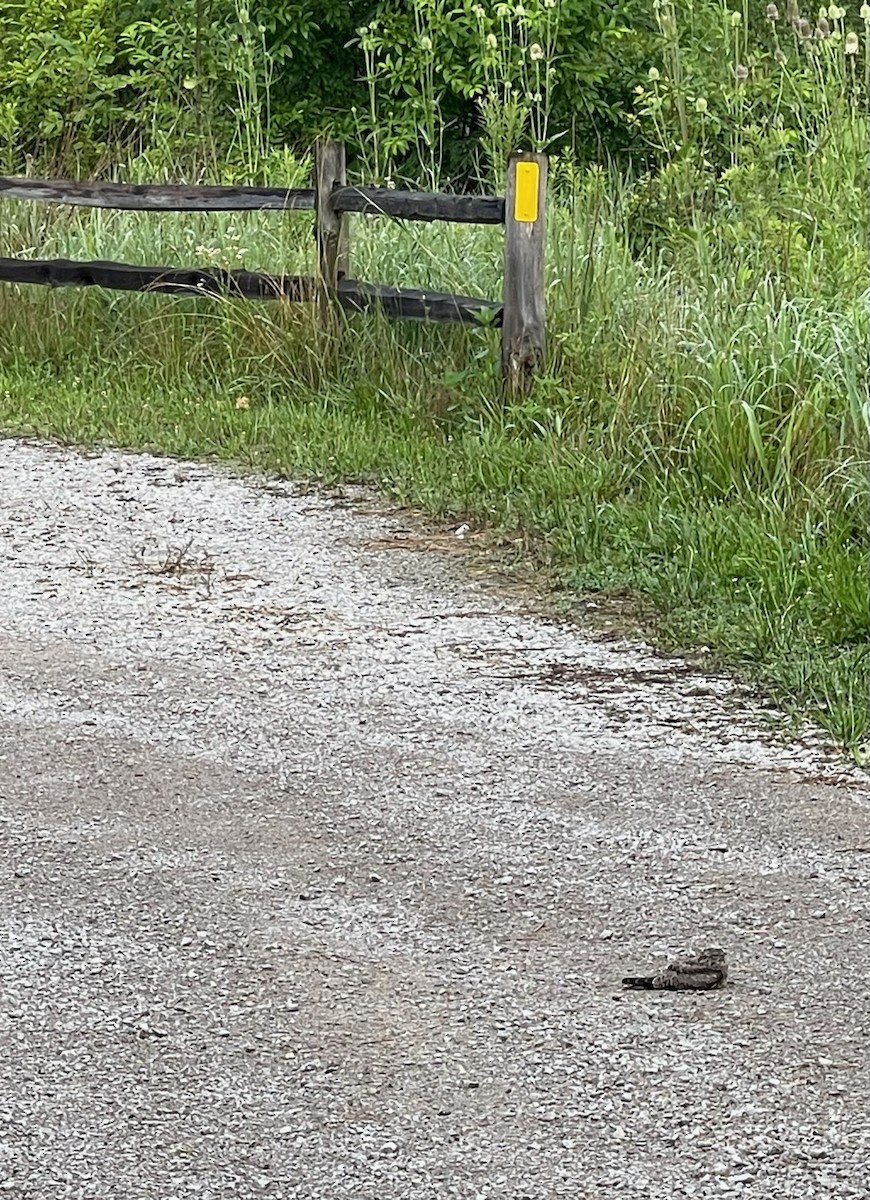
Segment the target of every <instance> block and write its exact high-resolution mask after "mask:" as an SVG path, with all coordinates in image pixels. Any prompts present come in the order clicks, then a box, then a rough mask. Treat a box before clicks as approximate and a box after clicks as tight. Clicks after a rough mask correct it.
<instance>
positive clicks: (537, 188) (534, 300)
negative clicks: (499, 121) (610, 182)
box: [501, 153, 547, 397]
mask: <svg viewBox="0 0 870 1200" xmlns="http://www.w3.org/2000/svg"><path fill="white" fill-rule="evenodd" d="M546 201H547V157H546V155H544V154H531V153H522V154H513V155H511V158H510V161H509V162H508V171H507V188H506V191H505V215H504V219H505V231H504V232H505V238H504V317H503V325H502V339H501V365H502V375H503V377H504V384H505V391H506V393H507V395H508V396H510V397H519V396H524V395H526V394H527V393H528V392H529V390H530V388H531V386H532V379H533V376H534V373H535V371H536V369H538V368H539V367H540V366H542V365H543V362H544V355H545V352H546V337H547V320H546V313H545V307H544V238H545V231H546Z"/></svg>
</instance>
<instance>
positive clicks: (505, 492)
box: [0, 172, 870, 750]
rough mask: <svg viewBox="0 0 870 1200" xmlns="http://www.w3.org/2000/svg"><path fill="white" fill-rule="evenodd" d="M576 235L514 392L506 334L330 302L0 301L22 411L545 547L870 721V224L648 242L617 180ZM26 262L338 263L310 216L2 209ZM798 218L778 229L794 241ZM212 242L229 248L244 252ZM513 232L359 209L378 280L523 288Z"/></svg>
mask: <svg viewBox="0 0 870 1200" xmlns="http://www.w3.org/2000/svg"><path fill="white" fill-rule="evenodd" d="M565 194H566V196H567V197H569V198H567V199H566V200H565V201H564V202H563V203H561V204H559V205H558V206H554V208H553V211H552V215H551V221H550V246H549V252H548V253H549V270H550V284H549V296H548V305H549V311H550V314H551V319H550V338H551V356H550V363H549V365H548V373H547V375H546V376H545V377H543V378H542V379H541V380H540V381H539V383H538V385H537V387H536V390H535V392H534V394H533V395H532V396H531V398H530V399H529V400H527V401H525V402H524V403H522V404H515V405H511V406H505V405H504V404H503V403H502V401H501V398H500V394H499V386H498V379H497V373H496V364H497V361H498V353H497V349H498V342H497V335H496V334H495V332H493V331H488V330H465V329H454V328H423V327H419V326H407V325H405V326H402V325H391V324H389V323H387V322H385V321H383V320H381V319H379V318H378V317H375V316H366V317H359V318H353V319H352V320H351V321H349V322H348V323H347V324H346V326H345V328H344V329H343V331H342V338H341V344H340V345H339V346H338V347H331V346H330V345H329V344H327V343H325V342H324V341H323V339H322V338H321V337H320V335H319V334H318V331H317V329H316V328H315V326H314V325H313V323H312V320H313V318H312V313H311V312H310V310H308V309H304V308H301V307H297V308H292V307H286V306H283V305H268V304H235V303H227V302H208V301H201V300H194V299H190V300H188V299H182V300H176V299H170V298H166V297H152V296H127V295H112V294H108V293H102V292H99V291H96V290H94V291H64V292H51V291H48V290H46V289H38V288H32V289H19V288H11V287H4V288H3V290H2V292H0V426H2V428H4V429H5V430H7V431H15V432H23V431H26V432H29V433H37V434H40V435H45V436H50V437H57V438H61V439H64V440H68V441H72V442H76V443H97V444H100V443H111V444H115V445H121V446H128V447H137V448H149V449H153V450H157V451H160V452H164V453H170V454H176V455H182V456H215V457H219V458H222V459H227V460H231V461H234V462H237V463H240V464H244V465H247V466H251V467H255V468H265V469H269V470H274V471H278V472H282V473H285V474H288V475H300V474H302V475H311V476H316V477H320V478H324V479H330V480H334V479H343V478H354V479H362V480H366V481H371V482H374V483H376V484H377V485H378V486H380V487H382V488H384V489H385V490H386V491H388V492H389V493H390V494H391V495H393V496H395V497H397V498H398V499H399V500H400V501H402V502H406V503H409V504H414V505H419V506H422V507H423V508H425V509H426V510H428V511H430V512H431V513H433V514H437V515H438V516H444V515H447V514H450V515H451V516H455V517H457V518H459V517H471V518H473V519H475V520H479V521H482V522H486V523H487V524H488V525H489V526H491V527H492V529H493V530H494V531H495V532H498V533H505V534H511V535H513V536H514V537H516V536H517V535H520V542H521V544H522V545H523V546H524V547H525V553H526V555H527V557H528V558H529V559H530V560H533V561H534V562H536V563H538V564H540V565H542V566H544V567H546V568H547V571H548V578H553V577H554V576H555V577H556V578H557V579H558V580H560V581H561V582H562V583H563V584H564V585H565V587H566V588H567V589H568V591H569V594H572V593H589V592H595V593H599V592H603V593H605V594H617V595H620V596H626V595H628V596H631V597H637V599H638V601H639V603H640V607H641V608H642V609H643V612H644V613H645V619H646V620H647V622H651V623H652V626H653V628H654V633H655V637H656V638H657V639H658V640H659V642H660V643H661V644H663V645H667V646H668V647H671V648H674V647H687V648H688V647H692V646H698V645H704V646H706V647H709V648H710V649H711V650H712V651H713V652H714V655H713V657H714V658H715V659H718V661H720V662H724V663H728V664H731V665H732V666H733V667H734V668H735V669H736V670H738V671H740V672H741V673H743V674H745V675H747V676H748V677H750V678H753V679H755V680H757V681H759V683H761V684H763V685H764V686H765V687H766V688H767V689H768V690H769V691H770V693H771V695H772V696H773V697H774V698H775V699H776V700H777V701H778V702H779V703H780V704H781V706H782V707H783V709H784V710H785V711H786V712H787V713H789V714H792V715H794V716H795V717H799V716H801V715H804V716H809V717H811V718H813V719H815V720H816V721H818V722H819V723H820V724H821V725H822V726H823V727H824V728H826V729H827V730H828V731H829V733H830V735H831V737H832V739H833V740H834V741H836V742H837V743H838V744H841V745H843V746H846V747H848V748H850V749H852V750H857V748H858V747H859V745H861V744H862V743H863V742H864V740H865V739H866V737H867V686H868V668H870V663H868V602H867V591H868V588H867V580H868V556H867V548H868V527H867V526H868V482H867V465H868V453H867V418H866V366H865V360H866V344H867V300H868V295H867V283H866V263H865V261H864V251H863V242H862V240H861V238H862V236H863V233H862V227H861V221H862V220H863V219H864V218H863V217H859V218H856V220H855V221H854V222H853V223H852V224H849V223H848V222H846V221H842V222H841V223H840V226H839V228H838V230H837V231H836V232H837V236H836V237H835V238H834V237H831V236H829V234H828V232H826V233H825V236H824V237H822V236H821V235H819V236H818V237H812V236H809V235H808V234H807V232H806V229H805V225H806V219H805V214H804V213H801V214H799V216H798V217H796V218H795V228H789V229H788V230H786V233H785V234H783V232H782V230H781V229H780V228H779V227H777V229H776V230H775V231H774V233H770V237H774V234H775V237H776V238H777V239H779V240H778V242H777V245H783V244H785V243H784V241H783V239H784V238H785V239H786V240H787V242H788V246H789V256H788V262H787V264H784V263H783V261H782V259H780V260H779V262H778V264H777V265H776V266H775V267H771V266H770V265H769V263H770V253H769V251H770V246H769V245H768V242H767V240H766V238H767V234H766V233H765V231H764V229H762V230H761V232H762V234H765V236H764V237H761V236H760V237H759V238H758V239H756V241H755V242H753V243H752V244H751V245H737V246H736V245H735V244H734V240H733V237H732V233H733V231H732V230H731V229H730V227H729V226H728V224H727V223H721V222H720V223H719V224H718V225H711V227H710V228H709V229H707V230H705V231H703V232H701V233H698V234H696V235H693V236H686V237H683V238H679V237H678V238H671V239H669V240H668V241H667V242H666V243H662V244H660V245H656V244H655V243H654V242H653V243H652V244H649V245H647V247H646V248H645V249H644V250H642V251H640V252H639V251H638V250H637V247H636V245H635V241H636V232H637V231H636V229H635V230H632V229H630V228H628V226H627V217H626V212H627V211H628V210H629V209H630V200H631V195H630V194H621V193H620V189H619V188H617V187H614V186H613V185H612V183H611V182H609V181H607V180H606V179H605V178H604V177H603V176H602V175H601V174H600V173H595V172H593V173H591V174H590V175H589V176H588V177H587V178H586V179H585V180H583V181H581V183H580V184H578V185H575V186H574V187H573V188H572V189H571V190H570V193H568V192H566V193H565ZM0 231H2V235H0V236H2V243H3V245H4V247H8V249H4V251H3V252H4V253H19V254H23V255H28V254H35V252H36V250H37V248H38V251H39V257H51V256H55V255H57V256H64V257H73V258H88V257H98V258H116V259H120V260H124V261H129V262H143V263H158V264H164V265H179V266H181V265H193V264H197V263H200V264H201V263H205V262H208V261H218V262H221V263H222V264H223V265H230V266H232V265H241V264H244V265H245V266H248V267H257V266H260V267H265V268H271V267H274V265H275V264H276V263H277V262H280V263H281V264H282V266H284V267H285V268H286V269H288V270H290V271H297V270H299V271H301V270H306V269H309V268H310V259H311V241H312V239H311V235H310V218H307V219H306V218H305V217H304V216H302V217H300V216H298V215H288V216H287V217H281V216H276V215H251V216H245V217H232V218H230V217H224V216H218V217H214V216H211V217H199V216H196V217H194V216H191V215H190V214H185V215H184V216H183V217H171V216H150V215H145V214H116V213H108V214H107V213H76V214H74V215H73V216H72V217H71V218H61V217H59V216H58V214H57V213H56V212H52V211H48V210H43V209H39V208H36V207H33V208H27V207H25V206H14V205H12V204H6V205H0ZM769 232H770V231H768V233H769ZM213 248H218V250H217V251H215V250H214V249H213ZM500 253H501V235H500V231H499V230H497V229H485V228H484V229H476V228H468V227H462V226H456V227H450V226H439V227H434V228H426V227H421V226H410V227H404V228H403V227H397V226H390V225H388V224H387V223H386V222H383V221H377V220H371V219H359V220H356V221H355V222H354V225H353V258H354V271H355V274H357V275H358V277H360V278H363V279H370V280H377V281H381V282H385V283H392V284H403V285H405V286H421V285H433V284H434V285H437V286H439V287H442V288H445V289H453V290H456V291H462V292H469V293H472V294H479V295H484V296H491V297H497V296H498V295H499V292H500Z"/></svg>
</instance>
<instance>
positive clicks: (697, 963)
mask: <svg viewBox="0 0 870 1200" xmlns="http://www.w3.org/2000/svg"><path fill="white" fill-rule="evenodd" d="M727 978H728V967H727V965H726V963H725V951H724V950H719V949H718V948H717V947H713V948H711V949H709V950H702V951H701V953H700V954H697V955H695V956H694V957H693V958H680V959H677V960H676V962H672V963H671V964H670V965H669V966H668V967H666V968H665V970H664V971H663V972H662V974H661V975H629V976H627V977H626V978H625V979H623V981H622V983H623V986H624V987H627V988H634V989H635V990H638V991H639V990H641V989H646V990H668V991H672V992H702V991H710V990H712V989H713V988H717V987H721V986H722V984H723V983H724V982H725V980H726V979H727Z"/></svg>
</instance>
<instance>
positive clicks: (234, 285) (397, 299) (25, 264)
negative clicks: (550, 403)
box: [0, 258, 502, 326]
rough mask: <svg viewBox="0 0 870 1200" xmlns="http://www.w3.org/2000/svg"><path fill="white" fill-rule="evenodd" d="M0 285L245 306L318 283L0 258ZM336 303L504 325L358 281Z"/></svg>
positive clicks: (485, 310) (486, 311)
mask: <svg viewBox="0 0 870 1200" xmlns="http://www.w3.org/2000/svg"><path fill="white" fill-rule="evenodd" d="M0 282H3V283H30V284H43V285H45V286H47V287H103V288H111V289H112V290H114V291H120V292H164V293H169V294H172V295H176V296H178V295H187V296H211V297H215V298H231V297H235V298H240V299H245V300H290V301H304V300H313V299H314V298H315V295H316V291H317V285H316V282H315V280H314V279H312V278H311V276H309V275H267V274H263V273H261V272H259V271H241V270H233V271H230V270H223V269H222V268H220V267H207V268H203V267H188V268H177V267H137V266H130V265H129V264H127V263H116V262H74V261H71V260H70V259H66V258H55V259H35V260H33V261H29V260H27V259H21V258H0ZM336 299H337V300H338V303H339V305H340V307H341V308H343V309H344V310H345V311H346V312H365V311H366V310H367V309H370V308H380V309H381V310H382V311H383V312H384V313H385V315H386V316H388V317H394V318H395V319H396V320H404V321H447V322H452V323H460V324H465V325H495V326H500V325H501V321H502V305H501V304H497V303H495V302H494V301H492V300H480V299H477V298H475V297H474V296H457V295H455V294H454V293H452V292H430V291H420V290H417V289H415V288H393V287H385V286H383V285H382V284H375V283H358V282H357V281H356V280H354V279H341V280H339V283H338V286H337V289H336Z"/></svg>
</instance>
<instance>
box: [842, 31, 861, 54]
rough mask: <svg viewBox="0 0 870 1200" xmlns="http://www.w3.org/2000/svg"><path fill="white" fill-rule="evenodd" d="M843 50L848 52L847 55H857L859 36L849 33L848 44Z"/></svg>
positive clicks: (847, 36)
mask: <svg viewBox="0 0 870 1200" xmlns="http://www.w3.org/2000/svg"><path fill="white" fill-rule="evenodd" d="M843 49H844V50H845V51H846V53H847V54H857V53H858V35H857V33H847V34H846V44H845V45H844V47H843Z"/></svg>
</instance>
